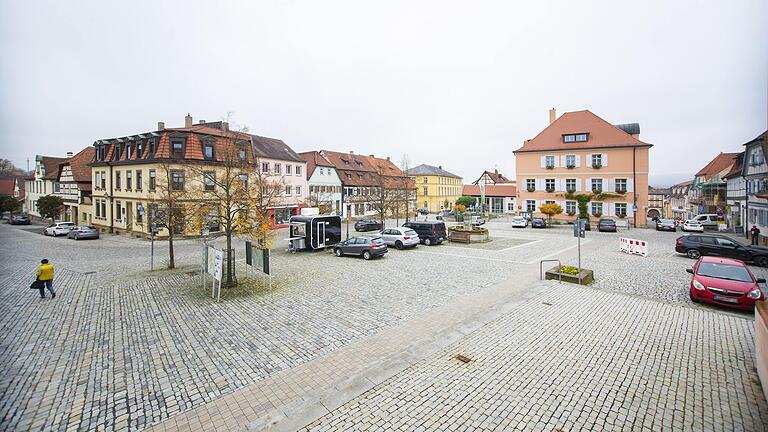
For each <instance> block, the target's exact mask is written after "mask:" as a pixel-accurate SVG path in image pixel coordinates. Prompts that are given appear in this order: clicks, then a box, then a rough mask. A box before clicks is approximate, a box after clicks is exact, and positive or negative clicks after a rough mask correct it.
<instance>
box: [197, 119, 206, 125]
mask: <svg viewBox="0 0 768 432" xmlns="http://www.w3.org/2000/svg"><path fill="white" fill-rule="evenodd" d="M197 124H205V120H200V121H199V122H197Z"/></svg>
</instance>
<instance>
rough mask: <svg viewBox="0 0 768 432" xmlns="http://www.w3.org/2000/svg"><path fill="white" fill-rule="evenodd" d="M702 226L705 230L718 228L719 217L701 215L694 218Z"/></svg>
mask: <svg viewBox="0 0 768 432" xmlns="http://www.w3.org/2000/svg"><path fill="white" fill-rule="evenodd" d="M693 220H695V221H698V222H699V223H700V224H702V225H704V228H715V229H716V228H717V215H716V214H700V215H698V216H696V217H695V218H693Z"/></svg>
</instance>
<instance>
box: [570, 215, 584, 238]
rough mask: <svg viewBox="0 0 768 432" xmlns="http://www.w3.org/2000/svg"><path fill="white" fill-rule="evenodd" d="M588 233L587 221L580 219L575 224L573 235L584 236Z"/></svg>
mask: <svg viewBox="0 0 768 432" xmlns="http://www.w3.org/2000/svg"><path fill="white" fill-rule="evenodd" d="M586 235H587V221H586V220H584V219H579V220H577V221H576V222H575V223H574V224H573V236H574V237H581V238H584V237H586Z"/></svg>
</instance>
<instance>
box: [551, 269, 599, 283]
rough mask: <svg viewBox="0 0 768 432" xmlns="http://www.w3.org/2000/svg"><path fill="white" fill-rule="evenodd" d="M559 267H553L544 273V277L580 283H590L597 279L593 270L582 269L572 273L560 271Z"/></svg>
mask: <svg viewBox="0 0 768 432" xmlns="http://www.w3.org/2000/svg"><path fill="white" fill-rule="evenodd" d="M557 269H558V268H557V267H552V268H551V269H549V270H547V272H546V273H545V274H544V279H547V280H552V279H554V280H558V279H559V280H562V281H563V282H569V283H575V284H578V285H588V284H591V283H592V281H594V280H595V275H594V272H593V271H592V270H588V269H584V268H583V269H581V272H580V273H579V274H577V275H570V274H565V273H559V272H558V271H557Z"/></svg>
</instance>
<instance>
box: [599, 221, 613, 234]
mask: <svg viewBox="0 0 768 432" xmlns="http://www.w3.org/2000/svg"><path fill="white" fill-rule="evenodd" d="M597 230H598V231H600V232H616V221H615V220H613V219H600V220H599V221H597Z"/></svg>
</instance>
